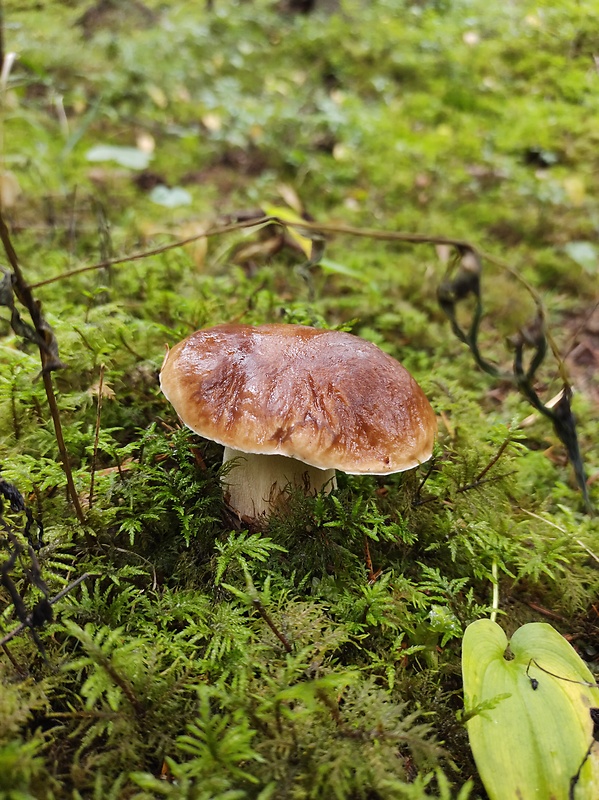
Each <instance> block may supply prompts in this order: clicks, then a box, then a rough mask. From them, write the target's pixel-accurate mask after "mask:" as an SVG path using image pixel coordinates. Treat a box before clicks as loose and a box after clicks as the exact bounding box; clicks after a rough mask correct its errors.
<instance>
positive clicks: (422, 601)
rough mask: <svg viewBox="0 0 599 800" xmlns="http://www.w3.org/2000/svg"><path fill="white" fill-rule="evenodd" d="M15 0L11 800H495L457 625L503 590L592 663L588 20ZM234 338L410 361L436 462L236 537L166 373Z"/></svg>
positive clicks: (0, 771) (566, 0)
mask: <svg viewBox="0 0 599 800" xmlns="http://www.w3.org/2000/svg"><path fill="white" fill-rule="evenodd" d="M3 5H4V10H3V25H4V52H5V59H4V71H3V73H2V79H1V82H0V84H1V85H0V96H1V104H2V105H1V115H2V116H1V120H2V122H1V136H2V140H1V141H2V147H1V163H0V197H1V201H2V218H3V220H4V222H5V230H4V232H3V234H2V238H3V242H4V244H5V246H6V245H9V243H12V246H13V247H14V250H15V253H16V257H17V258H18V262H19V263H18V265H16V264H15V263H14V259H13V258H12V256H11V255H10V254H9V253H7V256H6V258H5V259H3V265H4V266H3V271H4V273H5V275H6V276H7V277H6V278H5V280H4V281H3V283H2V285H1V288H0V304H1V305H2V307H0V387H1V393H0V452H1V473H0V489H1V491H2V493H3V494H4V496H5V502H4V507H3V510H2V515H1V520H2V525H3V528H2V530H3V532H1V533H0V546H1V552H0V560H2V562H3V563H2V565H1V569H2V572H1V573H0V574H1V578H2V581H1V583H0V639H3V644H2V650H1V651H0V681H1V687H2V688H1V689H0V798H7V800H8V799H9V798H10V799H11V800H17V798H18V800H26V799H29V798H34V799H35V800H52V798H55V799H56V800H62V799H63V798H72V800H79V799H80V798H93V799H94V800H105V799H106V798H108V799H109V800H110V799H112V800H118V799H120V798H135V799H136V800H148V798H153V797H167V798H174V799H175V800H183V798H189V799H190V800H191V798H193V799H194V800H236V799H237V798H239V799H240V800H241V799H242V798H248V799H250V800H268V798H282V800H286V799H287V798H289V799H290V800H303V799H306V800H308V799H309V798H314V800H329V798H330V799H331V800H345V799H347V800H353V798H356V799H357V798H368V800H378V799H379V798H389V800H393V798H407V799H411V800H420V798H427V797H436V798H442V799H443V800H450V798H459V800H465V798H467V797H470V798H485V797H487V794H486V793H485V790H484V788H483V786H482V783H481V781H480V779H479V777H478V775H477V770H476V766H475V764H474V761H473V757H472V754H471V751H470V747H469V742H468V735H467V731H466V727H465V725H464V722H463V706H464V697H463V690H462V677H461V642H462V637H463V634H464V631H465V629H466V627H467V626H468V625H469V624H470V623H471V622H473V621H474V620H477V619H480V618H482V617H488V616H489V615H490V613H491V612H492V610H493V609H492V598H493V591H494V589H495V590H496V592H497V591H498V598H499V600H498V605H497V607H496V610H497V611H498V616H497V621H498V622H499V623H500V624H501V626H502V627H503V629H504V630H505V631H506V634H507V635H508V636H510V635H511V634H512V633H513V632H514V631H515V630H516V629H517V628H518V627H519V626H520V625H522V624H524V623H527V622H539V621H540V622H549V623H551V624H552V625H553V626H554V627H556V628H557V629H558V631H559V632H560V633H561V634H563V635H564V636H565V637H566V638H567V640H568V641H570V642H571V643H572V644H573V645H574V646H575V648H576V650H577V652H578V653H579V654H580V655H581V657H582V658H583V659H585V661H586V662H587V663H588V664H589V666H590V667H591V669H593V668H594V667H596V666H597V665H598V660H599V639H598V636H597V634H598V630H599V619H598V616H599V611H598V608H597V597H598V589H599V569H598V561H599V539H598V534H599V523H598V521H597V517H595V516H593V515H592V513H590V507H591V506H594V507H596V506H597V505H598V504H599V503H598V501H599V480H598V478H599V448H598V447H597V442H598V441H599V427H598V421H597V420H598V417H599V310H598V303H599V297H598V290H597V286H598V274H599V266H598V265H599V245H598V244H597V241H598V239H597V233H598V230H599V183H598V182H597V174H598V172H599V129H598V128H597V122H596V121H597V119H598V118H599V67H598V64H599V61H598V59H599V38H598V34H597V28H596V23H595V21H594V19H592V15H589V14H588V12H587V10H585V8H584V4H579V3H577V2H574V0H562V2H560V3H558V4H552V5H550V4H547V3H539V2H532V0H523V1H522V2H518V3H508V4H504V5H502V6H501V8H500V7H499V5H498V4H490V3H488V2H484V1H483V0H456V1H455V2H445V1H444V0H437V2H432V1H431V2H426V0H420V1H419V2H416V1H415V2H413V3H410V2H407V0H406V2H402V1H401V0H373V1H372V2H369V3H361V2H358V0H344V2H342V4H341V8H340V9H339V10H338V11H337V12H335V13H328V12H325V11H324V10H319V8H318V3H317V8H316V10H315V11H313V12H312V13H308V14H294V13H291V12H290V11H289V10H286V9H285V7H284V6H282V5H278V4H277V3H273V2H270V0H255V2H241V0H239V2H232V1H231V0H216V1H215V3H214V8H213V9H208V8H204V5H203V4H202V3H198V2H184V1H183V0H181V2H174V1H172V0H162V2H159V0H146V2H144V3H142V2H140V0H122V2H112V0H98V2H95V3H89V2H85V3H84V2H81V1H79V0H70V2H67V0H64V1H63V2H58V1H57V0H54V2H45V1H44V0H40V1H38V2H32V1H31V0H5V2H4V4H3ZM11 53H15V54H16V58H15V60H14V63H12V57H11V56H10V54H11ZM264 217H268V218H273V217H274V218H276V219H277V220H278V221H277V222H275V223H272V222H271V223H270V224H269V223H267V222H262V223H260V224H253V225H252V224H250V223H249V222H248V220H250V221H251V220H255V219H263V218H264ZM302 220H303V221H304V222H305V223H306V225H307V226H308V227H304V228H302V227H300V228H299V229H298V228H297V227H294V224H297V223H298V222H301V221H302ZM319 226H321V227H322V228H325V229H326V230H325V231H324V232H322V235H321V234H320V233H319V232H318V228H319ZM223 229H226V230H223ZM182 242H185V244H182ZM9 249H10V247H9ZM132 256H136V258H132ZM19 270H20V273H19ZM11 273H12V275H13V277H12V278H11ZM15 276H16V277H15ZM456 281H457V282H456ZM460 281H461V283H460ZM27 287H29V290H30V292H31V298H29V300H28V298H27V296H26V295H27V292H26V289H27ZM440 287H441V291H442V296H443V292H445V295H444V296H445V303H444V308H445V312H447V311H449V312H450V313H453V312H455V315H456V316H455V319H454V330H452V326H451V324H450V321H449V319H448V317H447V314H446V313H445V312H444V309H443V307H442V306H441V305H440V303H439V298H438V291H439V288H440ZM464 287H466V289H467V291H466V289H464ZM462 289H464V291H462ZM477 292H479V297H480V307H481V310H482V319H481V321H480V325H479V326H474V327H473V328H472V329H471V330H474V331H475V332H476V336H477V340H476V343H475V342H473V341H471V342H470V345H471V346H470V347H468V346H467V345H466V344H465V343H464V342H463V341H460V340H459V338H458V337H457V336H456V335H455V329H456V328H457V326H459V327H460V329H461V330H462V331H467V330H468V329H470V326H471V324H472V320H473V319H474V316H473V315H475V314H476V300H477ZM462 295H463V296H462ZM448 297H449V305H448V302H447V298H448ZM36 303H41V307H40V306H38V305H35V304H36ZM28 304H29V308H30V309H31V308H33V309H34V316H35V313H36V312H35V309H37V314H38V320H37V328H38V334H36V333H35V332H34V331H33V330H32V328H31V324H30V322H31V320H30V318H29V315H28V310H27V305H28ZM13 306H14V310H13ZM40 309H41V314H42V315H43V316H42V318H41V319H40V318H39V313H40ZM17 312H18V313H17ZM232 321H234V322H243V323H248V324H255V325H257V324H261V323H273V322H283V323H300V324H305V325H312V326H315V327H319V328H336V329H341V330H345V331H350V332H351V333H353V334H355V335H357V336H360V337H362V338H364V339H367V340H369V341H371V342H373V343H375V344H376V345H378V346H379V347H380V348H382V349H383V350H384V351H385V352H387V353H389V354H391V355H392V356H393V357H395V358H397V359H398V360H400V361H401V362H402V363H403V364H404V365H405V366H406V367H407V369H408V370H409V371H410V372H411V373H412V374H413V376H414V377H415V378H416V380H417V381H418V383H419V384H420V385H421V386H422V388H423V389H424V391H425V393H426V394H427V396H428V397H429V399H430V401H431V403H432V405H433V408H434V410H435V412H436V415H437V419H438V426H439V430H438V437H437V442H436V445H435V452H434V455H433V458H432V460H431V461H430V462H428V463H427V464H423V465H421V466H420V467H418V468H417V469H415V470H412V471H409V472H405V473H398V474H392V475H388V476H351V475H344V474H342V473H339V474H338V478H337V481H338V488H337V490H336V491H335V492H333V493H332V494H330V495H324V496H323V495H320V496H317V497H305V496H303V495H302V494H301V493H293V494H292V496H290V498H289V501H288V503H287V505H286V507H285V508H284V509H283V510H280V511H278V512H275V513H274V514H273V515H272V516H271V517H270V518H269V519H264V520H261V521H260V523H259V524H256V523H252V522H251V521H249V520H243V519H239V517H238V516H236V515H235V514H234V513H233V512H232V510H231V509H230V508H228V507H227V505H226V502H225V499H224V497H223V490H222V487H221V482H220V477H221V473H222V465H221V461H222V448H221V447H220V446H218V445H216V444H214V443H212V442H208V441H205V440H203V439H201V438H199V437H198V436H195V435H194V434H192V433H191V432H190V431H188V430H187V429H185V428H183V427H182V426H181V424H180V422H179V420H178V418H177V414H176V412H175V411H174V409H173V408H172V407H171V405H170V404H169V403H168V402H167V400H166V399H165V397H164V395H163V394H162V393H161V391H160V387H159V382H158V374H159V370H160V367H161V364H162V360H163V356H164V351H165V345H168V346H169V347H172V346H173V345H174V344H176V343H177V342H179V341H180V340H181V339H183V338H184V337H186V336H188V335H189V334H190V333H191V332H193V331H195V330H198V329H200V328H205V327H208V326H212V325H217V324H219V323H224V322H232ZM25 323H26V324H25ZM40 326H41V327H40ZM44 326H45V327H44ZM42 327H43V328H44V333H43V337H44V341H45V342H46V344H45V345H44V347H45V348H46V350H45V351H43V354H42V355H43V359H42V360H43V363H44V364H45V366H46V369H45V374H44V377H43V378H42V377H40V370H41V363H40V349H39V346H38V345H39V341H40V338H39V331H40V330H41V328H42ZM522 331H524V333H522ZM36 337H37V338H36ZM545 347H547V352H546V353H545V355H544V358H543V357H542V356H543V348H545ZM56 348H57V349H56ZM477 348H478V349H477ZM473 351H474V352H475V354H476V355H477V356H478V360H479V363H482V365H483V366H484V367H486V369H487V371H486V372H485V371H484V370H483V369H480V368H479V366H477V363H475V359H474V358H473ZM519 352H520V354H522V355H523V356H524V362H525V364H527V365H531V364H532V366H531V369H530V375H528V377H527V378H526V379H525V380H518V376H517V375H515V372H514V357H515V355H514V354H516V361H517V356H518V353H519ZM535 354H536V355H538V358H535ZM57 358H59V359H60V362H61V364H58V363H57ZM52 362H54V363H52ZM54 367H57V368H56V369H54ZM525 369H527V367H526V368H525ZM517 384H519V385H520V388H521V389H523V390H524V393H523V391H518V385H517ZM564 386H566V389H568V387H569V386H571V387H572V388H573V391H574V394H573V400H572V407H573V410H574V413H575V418H576V427H575V431H576V437H577V441H578V444H579V447H580V452H581V454H582V459H583V461H584V469H585V479H586V487H587V488H586V491H587V493H588V500H587V502H586V503H585V498H584V493H583V491H582V490H581V485H580V480H579V481H578V482H577V479H576V475H575V471H574V469H573V466H572V463H571V458H569V457H568V449H567V442H566V443H565V442H564V437H561V438H560V436H559V435H558V433H557V432H556V430H555V427H554V425H553V424H552V418H551V417H550V416H548V414H549V415H550V414H551V412H550V411H547V409H548V408H550V407H551V401H555V399H556V397H558V394H559V392H560V391H562V390H563V389H564ZM526 392H528V396H529V399H530V397H531V396H532V397H533V398H537V400H538V403H537V407H536V408H535V407H533V406H531V404H530V402H529V399H527V398H526V396H524V395H525V393H526ZM49 393H50V396H54V397H55V399H56V404H57V408H56V411H55V412H54V413H51V409H50V406H49V400H48V397H49ZM52 393H53V394H52ZM561 408H562V411H563V414H564V415H565V417H566V418H567V421H570V422H572V420H573V417H570V416H569V408H568V407H566V406H561ZM545 412H546V413H545ZM57 420H59V421H60V424H61V427H62V433H63V436H64V444H65V450H66V453H67V454H68V463H69V472H70V474H71V475H72V481H73V485H72V488H71V490H70V491H69V490H68V486H67V481H66V473H65V469H64V467H63V465H62V463H61V454H60V448H59V445H58V441H57V435H56V428H55V426H56V423H57ZM570 455H571V454H570ZM225 479H226V478H225ZM21 499H22V501H23V503H24V507H23V503H22V502H21ZM57 595H60V596H59V597H58V598H57V599H55V598H56V596H57ZM50 601H51V602H50ZM34 612H35V613H34ZM32 614H33V617H32ZM25 621H26V622H27V625H26V626H25V627H26V628H29V630H25V632H21V633H19V634H18V635H15V636H12V637H7V635H8V634H10V633H11V632H12V631H13V630H14V629H15V628H16V627H17V626H18V625H19V623H20V622H25ZM38 623H39V624H38ZM3 637H4V638H3Z"/></svg>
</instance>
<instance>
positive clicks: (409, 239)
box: [29, 216, 568, 383]
mask: <svg viewBox="0 0 599 800" xmlns="http://www.w3.org/2000/svg"><path fill="white" fill-rule="evenodd" d="M269 223H271V224H273V225H280V226H281V227H283V228H294V229H295V230H297V231H298V232H300V233H301V232H302V231H306V232H312V233H315V234H325V233H329V234H341V235H345V236H359V237H362V238H369V239H375V240H378V241H386V242H405V243H406V244H433V245H449V246H450V247H455V248H461V249H466V250H470V251H471V252H472V253H474V254H475V255H477V256H478V257H479V258H481V259H484V260H485V261H488V262H489V263H490V264H494V265H495V266H496V267H498V268H499V269H502V270H503V271H505V272H507V273H508V274H509V275H511V276H512V277H513V278H514V280H516V281H518V282H519V283H520V284H521V285H522V286H523V287H524V288H525V289H526V291H527V292H528V293H529V294H530V296H531V297H532V299H533V301H534V303H535V305H536V307H537V309H538V313H539V317H540V319H541V320H542V322H543V325H544V329H545V335H546V337H547V341H548V343H549V346H550V348H551V350H552V352H553V355H554V357H555V360H556V362H557V364H558V369H559V373H560V376H561V378H562V380H563V381H564V382H565V383H568V380H567V372H566V369H565V366H564V363H563V359H562V357H561V355H560V352H559V348H558V346H557V344H556V342H555V340H554V339H553V337H552V336H551V333H550V332H549V331H548V330H547V326H546V325H545V324H544V323H545V311H544V306H543V301H542V299H541V296H540V294H539V293H538V292H537V290H536V289H535V288H534V286H532V285H531V284H530V283H529V282H528V281H527V280H526V279H525V278H523V277H522V275H520V273H519V272H518V271H517V270H516V269H514V268H513V267H511V266H510V265H509V264H507V263H506V262H505V261H503V260H502V259H500V258H498V257H497V256H494V255H493V254H491V253H487V252H485V251H483V250H480V249H479V248H478V247H476V245H474V244H472V242H468V241H466V240H464V239H455V238H453V237H451V236H440V235H436V234H427V233H406V232H404V231H381V230H378V229H376V228H356V227H354V226H351V225H328V224H326V223H325V224H322V223H318V222H308V221H307V220H301V221H300V222H293V221H289V220H282V219H280V218H279V217H276V216H263V217H253V218H250V219H242V220H238V221H236V222H233V223H230V224H227V225H221V226H219V227H215V228H213V229H212V230H208V231H204V232H202V233H198V234H196V235H195V236H189V237H188V238H186V239H180V240H178V241H176V242H171V243H170V244H166V245H162V246H160V247H155V248H153V249H151V250H145V251H142V252H140V253H133V254H131V255H129V256H123V257H121V258H113V259H109V260H106V261H101V262H99V263H97V264H91V265H88V266H86V267H79V268H78V269H73V270H70V271H68V272H63V273H61V274H59V275H54V277H52V278H46V279H45V280H43V281H38V282H37V283H32V284H30V286H29V288H30V289H38V288H40V287H42V286H48V285H49V284H51V283H56V282H57V281H61V280H65V279H67V278H72V277H74V276H76V275H82V274H83V273H85V272H91V271H94V270H99V269H105V268H106V267H111V266H115V265H117V264H126V263H128V262H130V261H139V260H141V259H144V258H148V257H150V256H155V255H160V254H161V253H165V252H167V251H169V250H175V249H176V248H179V247H184V246H185V245H187V244H191V243H192V242H195V241H197V240H198V239H203V238H210V237H212V236H221V235H223V234H226V233H232V232H234V231H240V230H244V229H246V228H253V227H263V226H264V225H268V224H269Z"/></svg>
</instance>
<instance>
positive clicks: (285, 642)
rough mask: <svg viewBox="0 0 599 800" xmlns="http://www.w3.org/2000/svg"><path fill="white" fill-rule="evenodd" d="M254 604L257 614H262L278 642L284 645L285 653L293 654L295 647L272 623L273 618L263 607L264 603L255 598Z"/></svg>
mask: <svg viewBox="0 0 599 800" xmlns="http://www.w3.org/2000/svg"><path fill="white" fill-rule="evenodd" d="M252 603H253V605H254V608H255V609H256V611H257V612H258V613H259V614H260V616H261V617H262V619H263V620H264V622H266V624H267V625H268V627H269V628H270V629H271V631H272V632H273V633H274V635H275V636H276V637H277V639H278V640H279V641H280V642H281V644H282V645H283V647H284V648H285V652H286V653H293V647H292V646H291V644H290V643H289V640H288V639H287V637H286V636H285V635H284V634H283V633H281V631H280V630H279V629H278V628H277V626H276V625H275V623H274V622H273V621H272V618H271V616H270V615H269V613H268V612H267V610H266V609H265V608H264V606H263V605H262V603H261V602H260V600H259V599H258V598H257V597H254V598H253V599H252Z"/></svg>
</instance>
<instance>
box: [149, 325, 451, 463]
mask: <svg viewBox="0 0 599 800" xmlns="http://www.w3.org/2000/svg"><path fill="white" fill-rule="evenodd" d="M160 385H161V387H162V391H163V392H164V394H165V395H166V397H167V398H168V400H170V402H171V403H172V404H173V406H174V407H175V410H176V411H177V413H178V415H179V416H180V418H181V419H182V421H183V422H184V423H185V425H187V426H188V427H189V428H191V429H192V430H193V431H195V432H196V433H199V434H200V436H204V437H205V438H207V439H213V440H214V441H216V442H219V443H220V444H224V445H226V446H228V447H231V448H233V449H235V450H240V451H242V452H245V453H263V454H269V455H274V454H278V455H284V456H288V457H291V458H296V459H299V460H300V461H303V462H304V463H306V464H311V465H312V466H314V467H319V468H320V469H340V470H343V471H344V472H348V473H350V474H356V475H359V474H366V473H371V474H378V475H384V474H387V473H390V472H401V471H402V470H406V469H411V468H412V467H415V466H417V465H418V464H420V463H422V462H423V461H426V460H427V459H429V458H430V456H431V453H432V449H433V441H434V437H435V433H436V430H437V424H436V420H435V415H434V412H433V410H432V408H431V406H430V403H429V402H428V400H427V398H426V396H425V395H424V392H423V391H422V389H421V388H420V387H419V386H418V384H417V383H416V381H415V380H414V379H413V378H412V376H411V375H410V374H409V372H408V371H407V370H406V369H405V368H404V367H403V366H402V365H401V364H400V363H399V362H398V361H396V360H395V359H394V358H392V357H391V356H389V355H387V354H386V353H384V352H383V351H382V350H380V349H379V348H378V347H377V346H376V345H374V344H372V343H371V342H366V341H364V340H362V339H359V338H358V337H356V336H352V335H351V334H349V333H342V332H340V331H328V330H318V329H316V328H309V327H306V326H303V325H261V326H257V327H253V326H251V325H233V324H231V325H218V326H217V327H215V328H208V329H206V330H201V331H197V332H196V333H193V334H192V335H191V336H189V337H188V338H187V339H185V340H184V341H182V342H180V343H179V344H178V345H176V346H175V347H173V349H172V350H170V351H169V352H168V353H167V356H166V358H165V360H164V364H163V365H162V370H161V373H160Z"/></svg>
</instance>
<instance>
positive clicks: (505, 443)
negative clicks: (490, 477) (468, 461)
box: [473, 436, 512, 484]
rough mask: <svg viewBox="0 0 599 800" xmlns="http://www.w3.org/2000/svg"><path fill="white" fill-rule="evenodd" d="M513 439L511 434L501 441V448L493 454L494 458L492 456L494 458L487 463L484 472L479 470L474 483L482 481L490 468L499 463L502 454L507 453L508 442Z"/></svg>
mask: <svg viewBox="0 0 599 800" xmlns="http://www.w3.org/2000/svg"><path fill="white" fill-rule="evenodd" d="M511 441H512V438H511V436H507V437H506V438H505V439H504V441H503V442H502V443H501V447H500V448H499V450H498V451H497V452H496V453H495V455H494V456H493V458H492V459H491V460H490V461H489V463H488V464H487V466H486V467H485V468H484V469H483V470H482V472H479V473H478V475H477V476H476V478H475V479H474V481H473V483H474V484H478V483H480V481H481V479H482V478H484V477H485V475H486V474H487V472H488V471H489V470H490V469H492V468H493V467H494V466H495V464H497V462H498V461H499V459H500V458H501V456H502V455H503V454H504V453H505V449H506V447H507V446H508V444H509V443H510V442H511Z"/></svg>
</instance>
